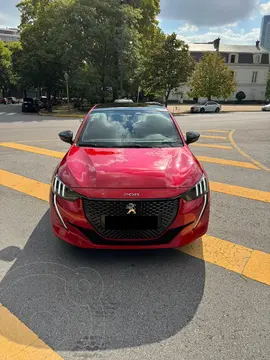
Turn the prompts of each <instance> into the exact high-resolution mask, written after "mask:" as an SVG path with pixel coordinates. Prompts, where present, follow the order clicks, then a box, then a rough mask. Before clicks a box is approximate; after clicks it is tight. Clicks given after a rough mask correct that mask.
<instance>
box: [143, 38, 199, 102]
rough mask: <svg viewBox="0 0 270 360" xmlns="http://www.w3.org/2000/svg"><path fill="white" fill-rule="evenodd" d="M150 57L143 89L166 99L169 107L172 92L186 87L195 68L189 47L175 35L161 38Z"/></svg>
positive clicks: (147, 61)
mask: <svg viewBox="0 0 270 360" xmlns="http://www.w3.org/2000/svg"><path fill="white" fill-rule="evenodd" d="M159 40H160V41H159V42H157V43H156V44H155V45H156V46H154V47H153V48H152V49H150V50H149V57H148V58H147V59H146V61H145V64H144V74H143V78H142V85H143V89H144V91H145V92H146V94H149V93H156V94H159V95H163V96H164V97H165V104H166V105H167V102H168V98H169V96H170V93H171V91H172V90H176V89H177V88H179V87H180V86H182V85H184V84H185V83H186V82H187V80H188V78H189V76H190V74H191V72H192V70H193V67H194V61H193V59H192V58H191V56H190V54H189V51H188V45H187V44H185V43H184V41H182V40H178V39H177V36H176V34H175V33H173V34H171V35H168V36H166V37H165V39H164V38H163V37H162V36H159Z"/></svg>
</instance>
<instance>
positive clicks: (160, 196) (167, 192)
mask: <svg viewBox="0 0 270 360" xmlns="http://www.w3.org/2000/svg"><path fill="white" fill-rule="evenodd" d="M59 137H60V139H61V140H63V141H64V142H67V143H69V144H70V145H71V147H70V149H69V151H68V152H67V154H66V155H65V156H64V158H63V160H62V161H61V162H60V164H59V165H58V166H57V168H56V170H55V172H54V174H53V178H52V185H51V192H50V211H51V221H52V226H53V230H54V233H55V235H56V236H57V237H58V238H60V239H62V240H65V241H67V242H69V243H71V244H73V245H75V246H78V247H82V248H102V249H146V248H147V249H149V248H177V247H180V246H183V245H186V244H188V243H190V242H192V241H194V240H196V239H198V238H200V237H201V236H202V235H204V234H205V233H206V231H207V228H208V222H209V206H210V205H209V200H210V199H209V186H208V179H207V176H206V174H205V172H204V170H203V169H202V167H201V165H200V164H199V162H198V160H197V159H196V158H195V157H194V155H193V154H192V152H191V151H190V149H189V146H188V144H190V143H193V142H195V141H197V140H198V139H199V137H200V134H198V133H195V132H188V133H187V134H186V138H185V137H184V136H183V134H182V132H181V130H180V128H179V125H178V124H177V122H176V120H175V119H174V118H173V116H172V114H171V113H170V112H169V111H168V110H167V109H166V108H163V107H160V106H159V107H158V106H157V107H156V108H155V107H153V106H151V107H148V106H145V105H139V104H112V105H97V106H95V107H94V108H93V109H92V110H91V111H90V112H89V114H88V115H87V116H86V117H85V119H84V121H83V122H82V124H81V126H80V128H79V130H78V132H77V134H76V136H75V138H74V139H73V133H72V132H71V131H64V132H61V133H60V134H59Z"/></svg>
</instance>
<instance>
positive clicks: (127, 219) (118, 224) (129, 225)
mask: <svg viewBox="0 0 270 360" xmlns="http://www.w3.org/2000/svg"><path fill="white" fill-rule="evenodd" d="M101 223H103V225H104V228H105V230H156V229H158V226H159V217H158V216H137V215H136V216H104V217H102V218H101Z"/></svg>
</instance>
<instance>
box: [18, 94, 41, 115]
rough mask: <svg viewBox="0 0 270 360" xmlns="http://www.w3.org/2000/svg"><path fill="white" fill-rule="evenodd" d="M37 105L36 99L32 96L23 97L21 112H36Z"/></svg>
mask: <svg viewBox="0 0 270 360" xmlns="http://www.w3.org/2000/svg"><path fill="white" fill-rule="evenodd" d="M38 111H39V105H38V102H37V100H35V99H33V98H30V97H28V98H24V99H23V103H22V112H38Z"/></svg>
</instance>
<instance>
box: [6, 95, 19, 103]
mask: <svg viewBox="0 0 270 360" xmlns="http://www.w3.org/2000/svg"><path fill="white" fill-rule="evenodd" d="M19 102H20V100H19V99H17V98H15V97H14V96H10V97H8V104H19Z"/></svg>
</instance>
